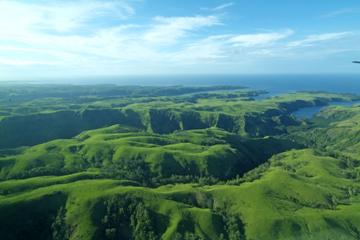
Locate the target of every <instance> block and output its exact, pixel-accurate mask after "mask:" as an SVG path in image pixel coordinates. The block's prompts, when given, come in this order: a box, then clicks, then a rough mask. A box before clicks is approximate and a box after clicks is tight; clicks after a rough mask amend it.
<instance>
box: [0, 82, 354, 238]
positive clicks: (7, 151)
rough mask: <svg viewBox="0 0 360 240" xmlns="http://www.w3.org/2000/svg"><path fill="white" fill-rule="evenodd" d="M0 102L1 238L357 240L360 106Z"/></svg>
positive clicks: (210, 95)
mask: <svg viewBox="0 0 360 240" xmlns="http://www.w3.org/2000/svg"><path fill="white" fill-rule="evenodd" d="M227 89H229V87H204V88H193V87H188V88H182V87H166V88H161V87H149V88H148V87H123V88H122V87H114V86H101V87H98V88H96V87H90V86H82V87H80V86H78V87H73V88H72V87H65V86H56V87H54V89H51V88H49V87H48V86H42V87H40V86H32V87H29V89H28V90H26V87H21V88H19V89H16V88H14V87H11V86H6V91H5V90H0V106H3V108H2V110H1V113H0V114H1V118H0V236H1V237H0V238H1V239H5V240H7V239H11V240H17V239H24V237H25V238H26V239H73V240H75V239H85V240H87V239H134V240H148V239H150V240H155V239H164V240H167V239H169V240H170V239H178V240H180V239H186V240H190V239H191V240H197V239H214V240H215V239H216V240H217V239H222V240H225V239H229V240H235V239H236V240H238V239H240V240H244V239H247V240H273V239H283V240H287V239H304V240H312V239H331V240H338V239H359V238H360V214H359V212H360V211H359V210H360V197H359V196H360V195H359V194H360V162H359V159H360V152H359V149H360V148H359V147H360V146H359V142H360V138H359V136H360V127H359V126H360V108H359V106H353V107H329V108H325V109H324V110H323V111H322V112H321V113H319V114H318V115H317V117H316V118H314V119H310V120H301V121H300V120H297V119H295V118H294V117H293V116H292V115H291V113H292V112H293V111H295V110H297V109H299V108H301V107H305V106H315V105H317V106H320V105H326V104H328V103H329V102H330V101H333V100H344V101H345V100H347V101H349V100H354V99H358V98H359V97H358V96H352V95H342V94H328V93H310V92H302V93H294V94H284V95H280V96H276V97H272V98H266V99H263V100H254V99H253V97H255V96H257V95H259V94H260V93H262V92H261V91H251V90H248V89H242V88H237V89H235V90H234V91H226V90H227Z"/></svg>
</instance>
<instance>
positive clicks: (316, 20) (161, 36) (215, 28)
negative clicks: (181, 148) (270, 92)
mask: <svg viewBox="0 0 360 240" xmlns="http://www.w3.org/2000/svg"><path fill="white" fill-rule="evenodd" d="M359 28H360V3H359V1H358V0H347V1H344V0H316V1H314V0H299V1H293V0H272V1H269V0H238V1H235V0H234V1H231V0H230V1H223V0H207V1H205V0H197V1H194V0H192V1H190V0H182V1H179V0H178V1H175V0H166V1H165V0H113V1H106V0H101V1H100V0H99V1H96V0H87V1H67V0H63V1H55V0H52V1H45V0H37V1H35V0H26V1H25V0H23V1H21V0H0V79H1V80H10V79H35V78H55V77H56V78H61V77H77V76H81V77H86V76H116V75H138V74H194V73H206V74H212V73H217V74H221V73H228V74H267V73H284V74H291V73H308V74H311V73H360V67H359V66H358V65H355V64H351V61H352V60H356V59H360V44H359V42H360V29H359Z"/></svg>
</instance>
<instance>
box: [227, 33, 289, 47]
mask: <svg viewBox="0 0 360 240" xmlns="http://www.w3.org/2000/svg"><path fill="white" fill-rule="evenodd" d="M293 33H294V31H293V30H290V29H287V30H285V31H281V32H270V33H256V34H241V35H237V36H234V37H232V38H230V39H229V41H230V42H231V43H233V44H234V45H235V46H241V47H252V46H259V45H268V44H272V43H274V42H276V41H279V40H282V39H285V38H287V37H289V36H291V35H292V34H293Z"/></svg>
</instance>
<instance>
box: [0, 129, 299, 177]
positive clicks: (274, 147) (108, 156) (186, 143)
mask: <svg viewBox="0 0 360 240" xmlns="http://www.w3.org/2000/svg"><path fill="white" fill-rule="evenodd" d="M294 147H297V145H296V144H293V143H288V142H287V141H285V140H281V139H276V138H263V139H262V138H260V139H246V138H243V137H240V136H239V135H236V134H232V133H229V132H226V131H224V130H221V129H216V128H209V129H201V130H189V131H181V132H175V133H172V134H168V135H159V134H151V133H147V132H144V131H140V130H136V129H131V128H130V129H129V128H126V127H121V126H119V125H114V126H112V127H108V128H102V129H98V130H92V131H87V132H84V133H82V134H80V135H78V136H77V137H75V138H74V139H69V140H54V141H51V142H48V143H44V144H41V145H37V146H34V147H30V148H27V149H23V150H21V149H20V150H19V152H18V153H15V154H12V155H11V154H9V153H8V154H7V155H6V156H4V157H0V177H1V178H2V179H6V178H8V179H9V178H26V177H31V176H41V175H61V174H66V173H72V172H81V171H87V170H88V169H93V171H100V172H101V173H102V174H104V175H107V176H111V177H116V176H117V177H127V178H131V179H137V180H140V181H145V180H147V181H149V182H150V179H151V178H152V177H155V178H169V177H171V176H173V175H182V176H197V177H203V176H208V177H214V178H220V179H229V178H232V177H235V176H236V175H242V174H243V173H245V172H246V171H249V170H250V169H252V168H254V167H256V166H258V165H259V164H261V163H263V162H264V161H265V160H266V159H267V158H269V157H270V156H271V155H273V154H275V153H279V152H282V151H284V150H286V149H290V148H294ZM139 168H140V169H139ZM129 171H133V173H134V176H130V175H129V174H128V173H127V172H129ZM124 174H125V176H124Z"/></svg>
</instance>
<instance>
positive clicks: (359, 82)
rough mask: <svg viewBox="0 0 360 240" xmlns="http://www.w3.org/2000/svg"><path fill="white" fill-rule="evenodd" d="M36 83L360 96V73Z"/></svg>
mask: <svg viewBox="0 0 360 240" xmlns="http://www.w3.org/2000/svg"><path fill="white" fill-rule="evenodd" d="M35 83H71V84H117V85H142V86H169V85H183V86H205V85H206V86H207V85H234V86H244V87H249V88H253V89H261V90H267V91H268V92H270V93H271V95H274V94H280V93H286V92H296V91H326V92H339V93H355V94H360V74H358V75H357V74H331V75H330V74H315V75H305V74H298V75H226V74H223V75H220V74H218V75H205V74H204V75H159V76H156V75H150V76H119V77H89V78H77V79H61V80H52V81H41V82H40V81H39V82H35Z"/></svg>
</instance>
